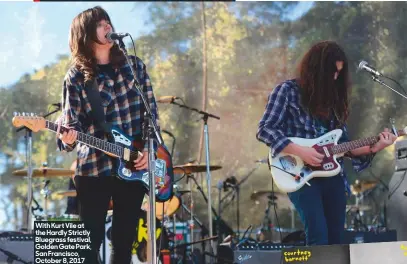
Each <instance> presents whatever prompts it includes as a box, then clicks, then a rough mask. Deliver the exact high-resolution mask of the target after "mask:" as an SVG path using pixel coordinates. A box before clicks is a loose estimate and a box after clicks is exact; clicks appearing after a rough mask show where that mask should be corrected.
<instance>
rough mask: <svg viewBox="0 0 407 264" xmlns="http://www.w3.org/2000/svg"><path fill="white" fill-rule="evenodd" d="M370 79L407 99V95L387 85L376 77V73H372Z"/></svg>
mask: <svg viewBox="0 0 407 264" xmlns="http://www.w3.org/2000/svg"><path fill="white" fill-rule="evenodd" d="M372 79H373V81H375V82H377V83H379V84H381V85H383V86H385V87H387V88H389V89H390V90H392V91H393V92H395V93H397V94H398V95H400V96H401V97H403V98H404V99H407V96H405V95H403V94H401V93H400V92H399V91H396V90H395V89H393V88H392V87H390V86H389V85H387V84H386V83H385V82H383V81H382V80H381V79H379V77H377V76H376V75H374V74H372Z"/></svg>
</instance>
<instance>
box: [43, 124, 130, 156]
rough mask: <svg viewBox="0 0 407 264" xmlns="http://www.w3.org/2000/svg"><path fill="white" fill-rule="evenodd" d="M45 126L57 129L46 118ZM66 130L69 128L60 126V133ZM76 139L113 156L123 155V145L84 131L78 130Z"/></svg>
mask: <svg viewBox="0 0 407 264" xmlns="http://www.w3.org/2000/svg"><path fill="white" fill-rule="evenodd" d="M46 127H47V129H49V130H51V131H53V132H57V130H58V125H57V124H55V123H53V122H50V121H48V120H46ZM68 130H69V129H67V128H65V127H62V126H61V130H60V133H63V132H65V131H68ZM77 141H79V142H81V143H84V144H86V145H89V146H91V147H93V148H96V149H99V150H102V151H104V152H109V153H112V154H113V155H115V156H118V157H123V147H121V146H118V145H115V144H113V143H110V142H108V141H105V140H102V139H99V138H97V137H93V136H90V135H87V134H85V133H82V132H79V131H78V137H77Z"/></svg>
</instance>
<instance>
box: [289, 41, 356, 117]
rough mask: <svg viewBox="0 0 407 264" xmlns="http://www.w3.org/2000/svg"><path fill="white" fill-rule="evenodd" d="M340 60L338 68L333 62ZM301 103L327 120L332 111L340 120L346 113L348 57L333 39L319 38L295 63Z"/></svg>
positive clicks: (313, 113)
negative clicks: (341, 64)
mask: <svg viewBox="0 0 407 264" xmlns="http://www.w3.org/2000/svg"><path fill="white" fill-rule="evenodd" d="M337 61H342V62H343V68H342V70H341V71H340V72H339V73H338V77H337V79H336V80H335V79H334V75H335V73H336V72H337V71H338V70H337V66H336V62H337ZM298 76H299V77H298V79H297V81H298V82H299V86H300V88H301V89H300V91H301V101H302V102H301V103H302V105H303V106H304V107H305V108H306V109H307V110H308V111H309V113H310V114H311V115H313V116H315V117H318V118H321V119H323V120H327V119H328V118H329V117H330V114H331V113H332V111H333V113H334V114H335V116H336V118H337V119H338V121H339V122H340V123H342V124H343V123H345V122H346V120H347V118H348V115H349V109H348V106H349V100H348V97H349V93H350V86H351V84H350V79H349V68H348V59H347V57H346V54H345V52H344V51H343V49H342V48H341V47H340V46H339V45H338V44H337V43H336V42H334V41H322V42H319V43H317V44H315V45H314V46H312V47H311V49H309V50H308V52H307V53H306V54H305V55H304V57H303V58H302V60H301V62H300V64H299V66H298Z"/></svg>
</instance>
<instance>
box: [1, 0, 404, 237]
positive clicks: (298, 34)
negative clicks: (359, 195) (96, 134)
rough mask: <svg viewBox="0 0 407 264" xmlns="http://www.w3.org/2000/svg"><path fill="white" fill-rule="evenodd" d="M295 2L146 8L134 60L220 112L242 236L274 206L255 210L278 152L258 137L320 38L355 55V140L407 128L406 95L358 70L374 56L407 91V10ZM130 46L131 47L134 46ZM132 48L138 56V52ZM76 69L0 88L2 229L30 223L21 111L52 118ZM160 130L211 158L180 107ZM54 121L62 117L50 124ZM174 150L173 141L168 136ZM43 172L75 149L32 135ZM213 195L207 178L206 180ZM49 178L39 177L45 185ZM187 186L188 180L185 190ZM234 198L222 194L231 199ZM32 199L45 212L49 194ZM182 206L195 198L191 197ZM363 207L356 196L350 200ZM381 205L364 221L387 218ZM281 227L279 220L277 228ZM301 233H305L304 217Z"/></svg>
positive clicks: (217, 123) (200, 159) (59, 206)
mask: <svg viewBox="0 0 407 264" xmlns="http://www.w3.org/2000/svg"><path fill="white" fill-rule="evenodd" d="M297 4H298V3H297V2H268V3H265V2H258V3H250V2H246V3H222V2H217V3H209V2H207V3H204V4H202V3H192V2H190V3H175V2H171V3H164V2H160V3H148V4H147V3H137V4H135V7H137V5H148V12H149V15H150V17H151V20H149V22H147V23H149V24H150V26H153V28H154V29H153V30H152V31H151V32H150V33H148V34H145V35H143V36H140V37H139V38H137V39H135V43H137V45H136V53H137V55H138V56H139V57H140V58H142V59H143V61H144V62H145V63H146V64H147V65H148V71H149V74H150V76H151V78H152V82H153V86H154V90H155V95H156V97H160V96H165V95H176V96H178V97H181V98H182V99H183V100H184V101H185V103H186V104H187V105H189V106H192V107H196V108H199V109H206V110H207V111H208V112H210V113H213V114H216V115H218V116H220V120H214V119H210V120H209V135H210V157H211V164H213V165H221V166H222V169H221V170H218V171H213V172H212V185H213V188H212V190H213V192H212V193H211V196H212V199H213V205H214V206H215V208H217V202H218V200H217V199H218V190H217V188H216V184H217V183H218V182H219V181H220V180H225V179H226V178H227V177H230V176H235V177H236V178H237V179H238V180H240V179H243V178H244V177H245V176H246V175H248V174H249V172H250V171H252V170H253V169H255V170H254V172H253V174H251V176H250V177H249V178H248V180H247V181H246V182H245V183H244V184H243V185H242V186H241V197H240V212H241V214H240V220H241V224H240V228H241V229H245V228H246V227H247V226H248V225H250V224H252V225H253V226H254V227H255V228H256V227H258V226H260V225H261V222H262V219H263V217H264V213H263V212H264V210H265V208H266V205H267V201H266V199H260V201H258V202H254V201H252V200H251V199H250V195H251V193H252V192H253V191H256V190H270V189H271V187H272V186H271V184H272V183H271V176H270V174H269V172H268V169H267V165H266V164H257V163H255V160H258V159H263V158H265V157H266V156H267V152H268V149H267V147H266V146H265V145H263V144H261V143H259V142H258V141H257V140H256V138H255V134H256V130H257V124H258V121H259V119H260V118H261V116H262V114H263V111H264V107H265V104H266V100H267V96H268V94H269V93H270V92H271V91H272V89H273V88H274V87H275V86H276V85H277V84H278V83H279V82H281V81H283V80H285V79H288V78H292V77H293V76H294V70H295V66H296V64H297V63H298V61H299V59H300V58H301V56H302V55H303V54H304V52H305V51H306V50H307V49H308V48H309V47H310V46H311V45H312V44H313V43H315V42H317V41H320V40H327V39H329V40H335V41H337V42H338V43H340V44H341V45H342V46H343V47H344V49H345V50H346V52H347V54H348V57H349V60H350V71H351V74H352V77H353V78H352V81H353V90H352V97H351V100H352V103H351V107H352V112H351V116H350V120H349V130H350V135H351V138H353V139H357V138H360V137H365V136H370V135H375V134H377V133H379V132H380V131H382V129H383V128H384V127H388V126H389V118H391V117H392V118H395V120H396V125H397V126H400V127H402V126H404V125H405V124H406V120H405V118H404V111H406V107H405V105H404V104H403V102H404V101H403V99H402V98H401V97H399V96H398V95H397V94H395V93H393V92H391V91H390V90H388V89H385V88H383V87H381V86H379V85H378V84H376V83H374V82H372V81H371V80H370V79H369V76H368V75H365V74H362V73H360V74H356V68H357V65H358V63H359V61H360V60H362V59H366V58H368V61H369V63H371V64H372V65H375V66H376V68H378V69H380V70H381V71H382V72H383V73H385V74H387V75H389V76H391V77H393V78H394V79H396V80H398V81H399V82H400V83H401V84H402V85H403V86H405V85H406V83H407V78H406V74H405V70H404V69H405V68H406V64H407V60H406V57H407V48H406V45H405V43H406V38H407V37H406V35H405V34H404V33H405V32H404V31H405V28H406V25H407V16H406V12H407V5H406V4H405V3H402V2H315V3H314V5H313V6H312V8H311V9H310V10H309V11H307V12H306V13H305V14H304V15H303V16H301V17H299V18H298V19H295V20H290V19H288V18H287V16H288V14H289V13H290V12H291V11H292V10H293V8H294V7H295V6H296V5H297ZM128 44H129V47H130V45H131V43H128ZM129 51H132V49H129ZM68 67H69V55H68V54H65V55H60V56H59V57H58V60H57V62H55V63H53V64H50V65H47V66H45V67H43V68H40V69H37V70H36V71H35V73H33V74H25V75H24V76H22V77H21V78H20V79H19V80H16V82H15V84H13V85H11V86H9V87H3V88H0V110H1V111H0V113H1V116H0V118H1V120H2V122H0V131H1V135H2V137H0V146H1V148H0V157H1V164H2V166H3V167H4V170H3V172H2V174H1V177H0V180H1V188H2V191H1V193H0V212H1V214H3V215H4V216H3V219H2V222H1V223H0V228H2V229H7V230H18V229H20V228H21V227H23V226H24V225H25V223H24V219H25V217H24V216H25V204H24V201H25V197H26V193H27V184H26V181H25V180H24V179H23V178H21V177H15V176H12V172H13V171H14V170H17V169H22V168H25V167H26V151H25V149H26V138H25V136H26V134H25V132H24V131H21V132H19V133H16V132H15V128H14V127H13V126H12V125H11V119H12V117H13V112H36V113H39V114H45V113H47V112H48V111H49V110H51V109H50V108H49V107H48V106H50V105H51V104H52V103H55V102H58V101H60V93H61V88H62V79H63V77H64V75H65V73H66V71H67V69H68ZM159 110H160V115H161V127H162V128H163V129H166V130H168V131H170V132H171V133H173V134H174V135H175V137H176V146H175V153H174V156H173V162H174V164H176V165H180V164H184V163H187V162H190V161H192V162H197V163H204V162H205V152H204V151H203V150H202V140H201V139H202V121H201V120H200V117H199V115H197V114H195V113H193V112H190V111H187V110H185V109H181V108H179V107H177V106H175V105H170V104H160V105H159ZM50 118H51V119H55V118H56V115H53V116H51V117H50ZM163 136H164V139H165V141H166V143H167V145H168V146H171V144H172V140H171V138H169V137H167V135H165V134H164V135H163ZM33 142H34V145H33V164H34V167H39V166H41V165H42V164H43V163H44V162H46V163H47V164H48V167H56V168H66V169H68V168H69V167H70V164H71V162H72V160H73V159H74V154H73V153H60V152H58V151H57V150H56V145H55V135H54V134H53V133H50V132H40V133H35V134H34V135H33ZM393 152H394V148H393V147H389V148H388V149H386V150H385V151H383V152H381V153H380V154H378V155H377V156H376V158H375V160H374V163H373V164H372V167H371V168H370V169H368V170H366V171H364V172H362V173H360V174H356V173H354V172H353V171H352V169H351V168H350V167H349V166H348V165H349V164H348V165H347V169H348V172H349V179H350V182H351V183H352V182H354V181H355V179H357V178H359V179H373V177H380V178H381V179H382V180H383V181H384V182H385V183H388V182H389V180H390V179H391V177H392V175H393V172H394V153H393ZM196 178H197V180H198V182H199V183H200V184H202V185H203V187H206V184H205V174H202V175H199V174H197V175H196ZM42 180H43V179H35V184H36V185H41V183H42ZM178 184H179V185H180V188H181V189H187V188H188V185H187V184H186V182H185V180H181V181H180V182H179V183H178ZM67 186H68V179H67V178H61V179H57V178H55V179H52V181H51V185H50V188H51V190H53V191H56V190H64V189H67ZM192 188H193V190H194V191H193V197H194V203H195V207H194V211H195V212H196V213H197V215H198V218H199V219H201V220H202V221H203V222H204V223H207V215H206V208H207V207H206V205H205V202H204V200H203V199H202V196H201V195H200V194H199V192H197V190H196V186H194V185H192ZM224 194H225V193H222V195H224ZM373 195H374V196H375V198H376V200H377V201H379V205H380V202H383V201H385V197H386V193H385V192H383V191H382V190H381V189H380V188H377V190H376V191H375V192H373ZM34 197H35V198H36V199H37V200H38V201H39V202H40V204H42V202H43V197H42V196H41V194H40V188H39V187H36V188H35V189H34ZM53 198H55V199H52V201H51V203H50V210H51V211H52V213H55V214H57V215H61V214H62V213H63V212H64V210H65V207H66V199H56V197H53ZM183 200H184V202H188V201H189V196H188V195H184V196H183ZM352 202H354V198H351V199H350V200H349V203H352ZM379 205H377V206H376V207H375V208H374V210H372V211H371V212H370V213H369V214H368V215H367V216H366V217H368V218H369V217H370V218H372V217H374V216H375V215H376V214H378V213H380V210H381V207H380V206H379ZM235 213H236V205H235V203H234V202H232V203H230V205H229V206H228V207H226V208H225V210H224V211H223V212H222V218H224V219H225V220H226V222H227V223H228V224H229V225H230V226H231V227H232V228H234V229H235V228H236V217H235ZM277 213H278V216H279V220H280V221H279V222H280V224H281V226H282V227H286V228H289V227H292V225H291V219H290V214H291V213H290V210H289V209H288V208H287V207H284V206H283V203H281V206H279V204H277ZM273 221H274V220H273ZM295 227H296V228H301V224H300V222H299V219H298V217H297V216H295Z"/></svg>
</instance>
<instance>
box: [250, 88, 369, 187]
mask: <svg viewBox="0 0 407 264" xmlns="http://www.w3.org/2000/svg"><path fill="white" fill-rule="evenodd" d="M300 102H301V100H300V93H299V87H298V85H297V83H296V81H295V80H287V81H285V82H283V83H281V84H279V85H278V86H277V87H276V88H275V89H274V90H273V91H272V92H271V94H270V95H269V97H268V103H267V105H266V109H265V112H264V114H263V117H262V119H261V120H260V122H259V127H258V131H257V135H256V137H257V139H258V140H260V141H262V142H264V143H265V144H266V145H267V146H269V147H271V149H272V155H273V156H276V155H277V154H278V153H280V152H281V151H282V150H283V149H284V148H285V147H286V146H287V145H288V144H289V143H290V142H291V141H290V140H289V139H288V138H287V137H300V138H317V137H320V136H322V135H324V134H325V133H327V132H328V131H331V130H333V129H336V128H340V129H342V131H343V133H342V137H341V138H340V139H339V141H338V143H343V142H346V141H349V137H348V131H347V128H346V125H344V126H342V127H336V125H337V122H336V120H335V119H331V120H330V122H329V128H328V130H327V128H325V127H324V126H322V124H321V122H318V120H317V119H316V118H314V117H313V116H312V115H310V114H308V113H307V111H306V110H305V109H304V108H303V107H302V106H301V103H300ZM373 156H374V155H365V156H358V157H352V165H353V168H354V169H355V171H356V172H360V171H362V170H363V169H365V168H367V167H368V166H369V164H370V163H371V161H372V159H373ZM338 162H339V163H340V165H341V172H340V175H341V176H342V178H343V180H344V183H345V187H346V191H347V192H348V193H350V187H349V184H348V181H347V177H346V172H345V171H344V166H343V158H339V159H338Z"/></svg>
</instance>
